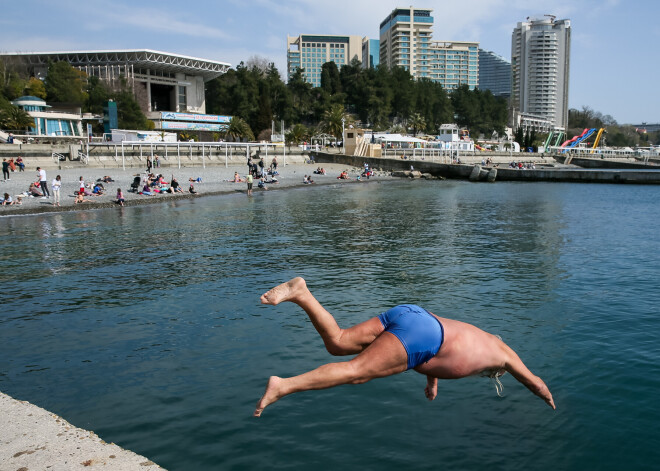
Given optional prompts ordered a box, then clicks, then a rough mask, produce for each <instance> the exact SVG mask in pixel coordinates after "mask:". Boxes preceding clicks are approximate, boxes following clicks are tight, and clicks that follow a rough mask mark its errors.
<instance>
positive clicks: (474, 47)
mask: <svg viewBox="0 0 660 471" xmlns="http://www.w3.org/2000/svg"><path fill="white" fill-rule="evenodd" d="M432 12H433V10H432V9H416V8H413V7H409V8H396V9H395V10H393V11H392V12H391V13H390V14H389V15H388V16H387V18H385V19H384V20H383V21H382V22H381V24H380V63H381V64H383V65H386V66H387V67H389V68H392V67H403V68H404V69H405V70H408V71H409V72H410V75H412V76H413V77H415V78H428V79H430V80H433V81H435V82H440V83H441V84H442V86H443V87H445V88H447V89H453V88H457V87H458V86H459V85H461V84H464V83H465V84H468V86H469V87H470V89H474V88H475V87H477V85H478V83H479V82H478V80H479V77H478V71H479V57H478V49H479V43H476V42H457V41H441V42H438V41H436V42H434V41H433V38H432V36H433V35H432V29H433V16H431V13H432Z"/></svg>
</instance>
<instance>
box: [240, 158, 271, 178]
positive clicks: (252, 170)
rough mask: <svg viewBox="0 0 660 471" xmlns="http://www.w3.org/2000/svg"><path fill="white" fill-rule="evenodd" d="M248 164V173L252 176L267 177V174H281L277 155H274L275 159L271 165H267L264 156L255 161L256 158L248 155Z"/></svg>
mask: <svg viewBox="0 0 660 471" xmlns="http://www.w3.org/2000/svg"><path fill="white" fill-rule="evenodd" d="M247 166H248V174H250V175H251V176H252V178H253V179H254V178H261V177H264V178H265V177H266V176H267V175H271V176H275V175H279V173H278V172H277V157H273V160H272V161H271V163H270V166H269V167H266V158H265V157H262V158H261V159H259V162H257V163H255V162H254V160H252V156H249V157H248V160H247Z"/></svg>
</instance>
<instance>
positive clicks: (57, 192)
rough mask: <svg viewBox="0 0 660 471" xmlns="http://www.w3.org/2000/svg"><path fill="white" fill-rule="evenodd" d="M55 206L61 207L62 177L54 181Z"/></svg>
mask: <svg viewBox="0 0 660 471" xmlns="http://www.w3.org/2000/svg"><path fill="white" fill-rule="evenodd" d="M52 185H53V206H59V205H60V189H61V188H62V177H60V176H59V175H58V176H56V177H55V178H54V179H53V182H52Z"/></svg>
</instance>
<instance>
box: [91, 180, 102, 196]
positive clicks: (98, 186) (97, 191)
mask: <svg viewBox="0 0 660 471" xmlns="http://www.w3.org/2000/svg"><path fill="white" fill-rule="evenodd" d="M104 191H105V188H103V185H102V184H101V183H97V184H96V185H94V189H93V190H92V194H93V195H94V196H101V195H102V194H103V192H104Z"/></svg>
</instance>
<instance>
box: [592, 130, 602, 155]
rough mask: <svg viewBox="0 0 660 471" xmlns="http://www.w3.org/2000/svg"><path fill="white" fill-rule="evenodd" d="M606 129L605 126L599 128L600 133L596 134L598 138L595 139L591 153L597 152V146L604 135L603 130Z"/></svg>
mask: <svg viewBox="0 0 660 471" xmlns="http://www.w3.org/2000/svg"><path fill="white" fill-rule="evenodd" d="M604 131H605V128H600V129H599V130H598V134H597V135H596V140H595V141H594V146H593V147H592V148H591V153H592V154H593V153H594V152H596V147H598V143H599V142H600V136H602V135H603V132H604Z"/></svg>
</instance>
